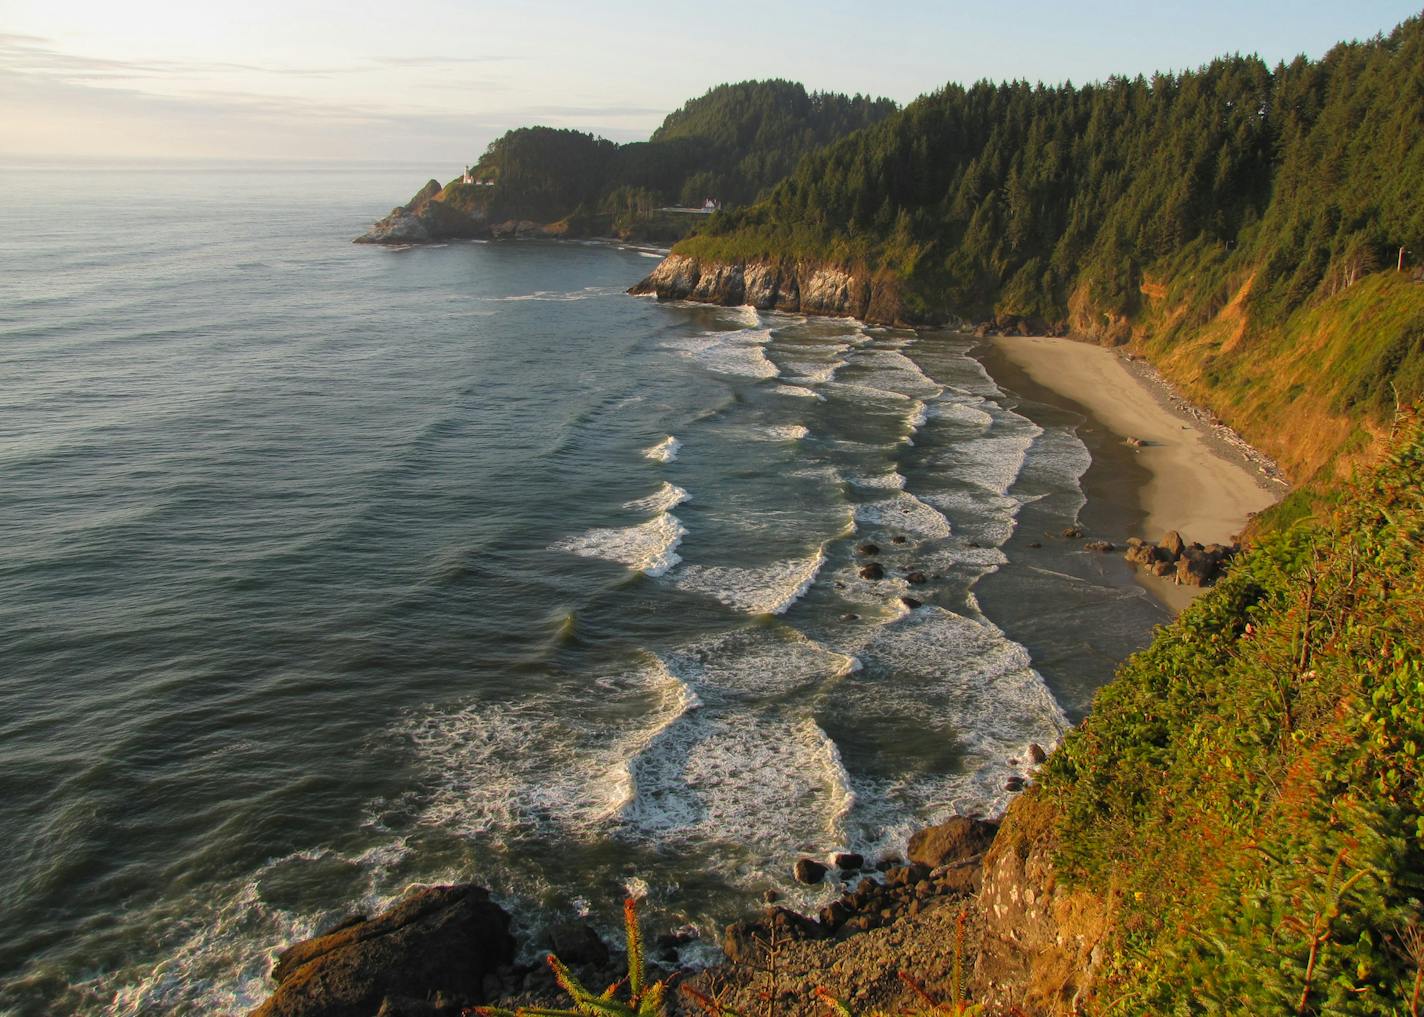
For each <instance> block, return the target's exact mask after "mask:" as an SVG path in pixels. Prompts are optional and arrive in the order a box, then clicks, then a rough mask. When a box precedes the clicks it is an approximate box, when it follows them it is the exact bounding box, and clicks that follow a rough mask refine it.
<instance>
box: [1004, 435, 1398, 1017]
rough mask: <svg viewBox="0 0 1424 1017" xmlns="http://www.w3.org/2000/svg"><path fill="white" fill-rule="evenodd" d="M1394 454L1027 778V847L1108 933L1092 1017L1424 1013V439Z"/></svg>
mask: <svg viewBox="0 0 1424 1017" xmlns="http://www.w3.org/2000/svg"><path fill="white" fill-rule="evenodd" d="M1393 441H1394V445H1393V451H1392V454H1391V455H1390V456H1389V458H1388V459H1387V461H1386V462H1385V463H1384V464H1383V465H1382V466H1381V467H1380V468H1378V469H1377V470H1374V471H1372V472H1370V473H1367V474H1364V475H1362V476H1361V477H1359V478H1358V479H1357V480H1355V481H1353V482H1351V483H1350V484H1349V485H1348V486H1347V488H1346V489H1345V490H1344V491H1343V492H1342V493H1341V497H1340V499H1339V500H1340V505H1341V507H1340V508H1339V509H1338V510H1337V511H1336V512H1334V513H1333V514H1332V515H1331V516H1330V518H1328V519H1321V520H1313V521H1308V522H1302V523H1300V524H1298V525H1296V526H1293V527H1290V528H1288V529H1285V530H1283V531H1280V532H1277V533H1274V534H1271V535H1270V536H1268V537H1266V538H1265V539H1263V540H1262V541H1261V542H1260V543H1259V544H1258V545H1257V546H1256V547H1255V548H1254V549H1252V550H1251V551H1250V552H1249V553H1248V554H1246V555H1245V556H1244V557H1243V558H1241V559H1240V560H1238V561H1237V562H1236V563H1235V565H1234V566H1233V568H1232V569H1231V571H1230V574H1229V575H1228V577H1227V578H1226V579H1225V580H1224V581H1223V582H1222V583H1221V584H1219V585H1218V586H1217V587H1216V589H1214V590H1213V591H1212V592H1211V593H1209V594H1208V595H1206V596H1204V597H1202V598H1201V599H1200V600H1198V601H1197V602H1196V603H1195V604H1194V605H1193V606H1192V607H1191V608H1189V609H1188V610H1187V611H1186V612H1185V613H1184V614H1183V615H1182V616H1181V617H1180V618H1179V619H1178V620H1177V621H1176V622H1175V623H1174V624H1173V625H1171V626H1170V627H1168V628H1166V629H1163V630H1162V631H1161V632H1160V634H1159V635H1158V637H1157V639H1156V640H1155V641H1154V642H1153V644H1152V645H1151V646H1150V647H1149V648H1148V649H1146V650H1144V651H1143V652H1141V653H1139V654H1137V655H1136V656H1134V657H1133V658H1131V659H1130V660H1129V661H1128V662H1127V663H1126V664H1125V665H1124V666H1123V667H1122V669H1121V670H1120V671H1119V673H1118V675H1117V677H1116V679H1115V680H1114V681H1113V682H1112V683H1111V684H1109V685H1108V686H1106V687H1104V689H1103V690H1102V691H1101V692H1100V693H1099V695H1098V697H1097V699H1096V701H1095V703H1094V706H1093V710H1092V713H1091V715H1090V717H1089V718H1088V720H1087V721H1086V722H1085V723H1084V724H1083V726H1082V727H1081V728H1080V729H1079V730H1077V731H1075V732H1074V733H1072V734H1071V735H1070V736H1069V737H1068V739H1067V740H1066V742H1065V744H1064V745H1063V746H1062V747H1061V748H1060V750H1059V751H1058V752H1057V753H1055V754H1054V755H1053V756H1051V757H1050V759H1049V762H1048V764H1047V766H1046V767H1045V769H1044V771H1043V772H1042V774H1041V778H1042V786H1041V788H1040V789H1039V791H1038V792H1036V793H1035V795H1034V796H1033V797H1034V798H1036V799H1038V800H1039V802H1040V803H1046V805H1047V806H1048V808H1049V813H1050V815H1051V818H1050V819H1047V820H1044V819H1043V818H1042V816H1039V817H1038V818H1037V819H1036V820H1035V822H1036V824H1037V827H1038V832H1037V834H1036V836H1037V837H1038V838H1040V839H1041V840H1043V841H1044V842H1046V843H1048V844H1050V845H1051V850H1052V853H1053V855H1054V858H1055V862H1056V866H1057V870H1058V872H1059V873H1060V875H1061V876H1062V877H1064V878H1066V879H1068V880H1069V881H1070V882H1072V883H1073V884H1075V885H1077V886H1079V887H1083V888H1087V889H1088V890H1090V891H1091V893H1092V894H1094V895H1095V896H1096V897H1097V899H1098V900H1099V901H1100V903H1101V907H1102V909H1103V911H1104V913H1105V914H1106V915H1108V917H1107V918H1106V924H1107V926H1108V928H1109V932H1108V933H1107V935H1106V937H1105V942H1106V943H1107V945H1108V947H1109V949H1107V950H1106V951H1105V958H1106V959H1105V960H1104V961H1103V965H1102V966H1103V971H1102V973H1101V974H1100V975H1099V977H1098V979H1097V986H1098V987H1097V990H1096V997H1097V1002H1098V1005H1097V1006H1096V1007H1095V1008H1094V1009H1093V1011H1092V1012H1102V1013H1108V1012H1124V1013H1295V1014H1315V1013H1329V1014H1404V1013H1409V1014H1414V1013H1418V1012H1419V1007H1420V1005H1421V1001H1424V993H1421V986H1424V928H1421V923H1424V782H1421V773H1422V772H1424V569H1421V562H1424V555H1421V550H1424V429H1421V427H1420V426H1419V424H1418V423H1417V422H1414V421H1410V422H1407V423H1403V424H1402V426H1401V430H1400V433H1399V434H1398V435H1397V436H1396V437H1395V438H1394V439H1393ZM1016 811H1017V810H1011V812H1010V822H1011V823H1012V822H1013V821H1014V817H1015V812H1016ZM1021 815H1023V816H1029V815H1033V812H1032V811H1031V810H1030V811H1025V812H1023V813H1021ZM1011 836H1012V834H1011Z"/></svg>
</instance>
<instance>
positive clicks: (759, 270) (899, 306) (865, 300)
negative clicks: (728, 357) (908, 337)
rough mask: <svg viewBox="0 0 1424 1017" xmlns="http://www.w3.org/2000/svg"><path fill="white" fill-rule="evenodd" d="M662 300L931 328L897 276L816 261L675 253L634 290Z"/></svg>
mask: <svg viewBox="0 0 1424 1017" xmlns="http://www.w3.org/2000/svg"><path fill="white" fill-rule="evenodd" d="M628 292H629V293H632V294H634V295H655V296H656V297H657V298H658V299H659V300H691V301H694V302H696V303H702V304H721V305H723V306H726V307H738V306H741V305H744V304H746V305H750V306H752V307H755V308H756V309H757V310H759V311H773V310H774V311H789V312H794V313H800V314H817V315H825V316H829V317H836V318H858V319H860V320H861V321H866V322H871V323H874V324H882V325H912V324H931V323H932V322H928V321H924V320H918V319H916V318H915V317H914V316H913V315H912V314H911V313H910V312H909V310H908V309H907V308H906V307H905V306H904V304H903V303H902V301H901V299H900V291H899V287H898V285H897V284H896V281H895V279H894V277H893V276H891V275H889V274H888V273H882V274H879V275H875V276H872V275H871V274H870V273H868V272H865V271H862V270H851V269H847V268H840V267H837V266H830V265H819V264H815V263H812V262H804V261H803V262H796V261H751V262H705V261H702V260H700V259H697V258H693V257H689V256H688V255H685V254H670V255H668V256H667V257H666V258H664V259H663V260H662V262H660V263H659V264H658V266H657V268H655V269H653V272H652V274H651V275H649V276H648V277H647V278H646V279H644V280H643V281H642V282H640V283H638V284H637V285H636V286H634V287H633V288H632V289H630V290H629V291H628Z"/></svg>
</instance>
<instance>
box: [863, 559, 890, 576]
mask: <svg viewBox="0 0 1424 1017" xmlns="http://www.w3.org/2000/svg"><path fill="white" fill-rule="evenodd" d="M860 578H862V579H884V578H885V569H884V568H883V567H882V566H881V564H880V563H879V562H877V561H873V562H871V563H870V564H869V565H863V566H861V569H860Z"/></svg>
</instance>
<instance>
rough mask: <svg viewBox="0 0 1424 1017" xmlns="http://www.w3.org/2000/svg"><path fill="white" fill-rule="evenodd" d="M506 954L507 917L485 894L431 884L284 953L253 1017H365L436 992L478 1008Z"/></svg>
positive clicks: (509, 945) (509, 941)
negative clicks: (273, 989) (385, 1006)
mask: <svg viewBox="0 0 1424 1017" xmlns="http://www.w3.org/2000/svg"><path fill="white" fill-rule="evenodd" d="M513 957H514V938H513V937H512V936H510V934H509V915H507V914H506V913H505V912H504V910H503V909H502V908H500V907H499V905H497V904H495V903H494V902H493V901H491V900H490V899H489V891H488V890H485V889H483V888H481V887H478V886H471V885H462V886H433V887H429V888H427V889H424V890H420V891H418V892H417V893H414V894H412V895H411V896H409V897H407V898H406V899H405V900H403V901H401V903H399V904H397V905H396V906H395V907H393V908H391V909H390V910H389V911H386V912H383V913H382V914H379V915H377V916H376V917H375V918H372V919H370V920H369V921H363V922H358V923H355V924H350V925H347V926H346V927H345V928H342V929H340V930H339V931H336V932H331V933H328V934H327V935H325V936H318V937H317V938H316V939H309V940H306V941H305V942H301V943H297V944H296V945H295V946H292V947H289V948H288V949H286V950H284V951H283V952H282V954H281V955H280V956H279V957H278V958H277V963H276V965H275V966H274V967H273V968H272V978H273V980H274V981H276V982H277V991H276V992H275V993H273V994H272V997H271V998H270V999H268V1000H267V1002H265V1003H263V1004H262V1006H260V1007H259V1008H258V1009H257V1010H255V1011H253V1015H252V1017H370V1015H371V1014H374V1013H376V1011H377V1010H378V1008H380V1007H381V1006H382V1005H383V1002H384V1001H385V1000H386V999H387V997H390V998H391V999H393V1000H398V999H399V998H401V997H409V998H410V999H414V1000H426V999H430V998H432V996H434V995H436V994H437V993H439V994H443V995H444V996H445V997H447V998H448V999H449V1000H450V1001H451V1002H452V1003H453V1004H458V1005H466V1004H471V1003H480V1002H482V1001H483V1000H484V989H483V987H484V979H485V976H486V975H492V974H494V973H495V972H496V969H498V968H499V966H500V965H502V964H507V963H509V962H510V961H511V960H512V959H513ZM397 1012H399V1011H397Z"/></svg>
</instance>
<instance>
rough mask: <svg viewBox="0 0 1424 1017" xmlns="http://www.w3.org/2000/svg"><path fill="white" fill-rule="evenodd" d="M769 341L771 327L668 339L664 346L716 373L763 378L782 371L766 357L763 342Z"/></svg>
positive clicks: (773, 375) (772, 376)
mask: <svg viewBox="0 0 1424 1017" xmlns="http://www.w3.org/2000/svg"><path fill="white" fill-rule="evenodd" d="M770 341H771V330H770V329H762V328H746V329H741V330H738V331H731V332H705V333H703V334H702V335H698V336H690V337H687V338H684V339H671V340H668V341H667V342H666V343H664V344H663V346H664V348H666V349H671V350H675V351H677V352H679V353H681V354H683V355H684V356H686V357H689V358H691V359H692V360H695V361H696V362H697V363H699V364H701V365H702V366H703V367H705V368H707V370H709V371H714V372H716V373H717V374H729V375H734V376H737V377H742V378H756V379H758V380H765V379H769V378H775V377H777V376H778V375H779V374H781V371H780V369H779V368H778V367H777V366H776V365H775V364H773V363H772V362H771V361H770V360H769V359H768V358H767V355H766V344H767V343H768V342H770Z"/></svg>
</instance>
